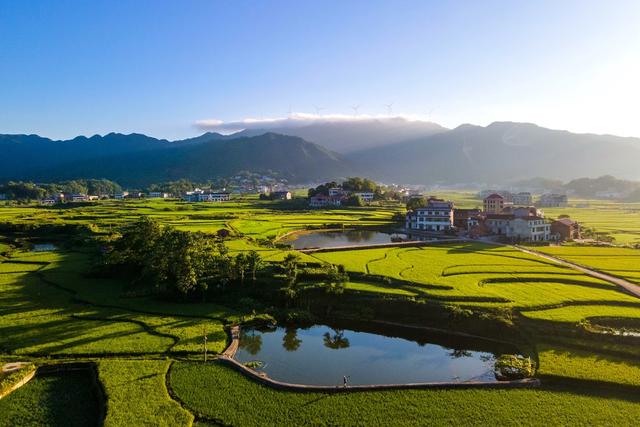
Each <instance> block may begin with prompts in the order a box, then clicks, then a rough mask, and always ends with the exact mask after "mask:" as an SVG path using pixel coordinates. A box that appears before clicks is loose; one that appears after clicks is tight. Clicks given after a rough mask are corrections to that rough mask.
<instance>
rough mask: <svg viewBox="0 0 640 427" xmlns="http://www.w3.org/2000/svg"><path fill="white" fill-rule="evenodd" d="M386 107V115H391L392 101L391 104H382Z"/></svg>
mask: <svg viewBox="0 0 640 427" xmlns="http://www.w3.org/2000/svg"><path fill="white" fill-rule="evenodd" d="M384 106H385V107H387V116H389V117H391V115H392V114H393V102H392V103H391V104H384Z"/></svg>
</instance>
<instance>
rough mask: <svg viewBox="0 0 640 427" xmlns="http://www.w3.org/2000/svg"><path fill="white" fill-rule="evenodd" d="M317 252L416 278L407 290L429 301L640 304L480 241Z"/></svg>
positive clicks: (360, 268) (611, 288) (364, 268)
mask: <svg viewBox="0 0 640 427" xmlns="http://www.w3.org/2000/svg"><path fill="white" fill-rule="evenodd" d="M313 256H314V257H315V258H317V259H319V260H322V261H326V262H331V263H334V264H342V265H344V266H345V268H346V269H347V271H351V272H357V273H366V272H368V273H370V274H376V275H381V276H388V277H390V278H393V279H399V280H403V281H405V282H410V283H412V284H413V285H411V286H410V287H409V288H407V287H403V289H406V290H409V291H415V293H416V294H419V295H420V296H421V297H424V298H426V299H429V298H430V297H432V298H446V299H448V300H450V301H452V302H455V301H456V299H457V300H459V302H460V303H463V304H465V305H468V304H470V303H469V298H471V299H473V298H475V299H477V301H478V302H482V301H483V299H486V300H487V301H495V302H491V303H489V304H490V305H493V306H507V307H513V308H516V309H522V310H527V309H531V308H536V307H544V306H549V305H559V304H572V303H581V302H602V303H603V304H606V303H607V302H612V303H617V302H623V303H635V302H638V300H637V299H636V298H634V297H632V296H630V295H627V294H625V293H623V292H621V291H620V290H619V289H618V288H617V287H616V286H615V285H613V284H610V283H608V282H604V281H602V280H598V279H595V278H592V277H589V276H586V275H583V274H581V273H579V272H576V271H574V270H572V269H570V268H567V267H562V266H558V265H556V264H554V263H551V262H546V261H544V260H541V259H540V258H538V257H535V256H532V255H528V254H524V253H522V252H520V251H518V250H516V249H513V248H507V247H496V246H490V245H483V244H479V243H468V244H446V245H445V244H443V245H434V246H427V247H420V248H385V249H369V250H353V251H339V252H321V253H316V254H314V255H313ZM433 285H435V287H434V286H433ZM385 291H386V289H385ZM471 304H473V303H471ZM485 305H486V304H485Z"/></svg>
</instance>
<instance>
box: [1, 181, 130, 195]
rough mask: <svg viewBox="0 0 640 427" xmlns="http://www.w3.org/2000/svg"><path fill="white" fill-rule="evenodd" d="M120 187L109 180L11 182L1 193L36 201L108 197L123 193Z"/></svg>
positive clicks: (2, 186) (2, 188) (5, 185)
mask: <svg viewBox="0 0 640 427" xmlns="http://www.w3.org/2000/svg"><path fill="white" fill-rule="evenodd" d="M121 190H122V188H121V187H120V185H118V184H117V183H115V182H113V181H109V180H107V179H76V180H71V181H61V182H54V183H47V184H36V183H33V182H21V181H19V182H14V181H9V182H7V183H6V184H2V185H0V193H3V194H6V195H7V196H8V198H10V199H13V200H36V199H42V198H43V197H46V196H49V195H53V194H58V193H66V194H91V195H96V196H99V195H106V194H114V193H116V192H119V191H121Z"/></svg>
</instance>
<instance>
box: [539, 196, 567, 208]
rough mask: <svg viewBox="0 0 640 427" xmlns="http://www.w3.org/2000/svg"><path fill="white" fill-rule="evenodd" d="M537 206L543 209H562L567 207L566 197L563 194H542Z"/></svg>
mask: <svg viewBox="0 0 640 427" xmlns="http://www.w3.org/2000/svg"><path fill="white" fill-rule="evenodd" d="M537 206H541V207H545V208H564V207H566V206H567V196H566V195H564V194H543V195H542V196H540V200H539V201H538V203H537Z"/></svg>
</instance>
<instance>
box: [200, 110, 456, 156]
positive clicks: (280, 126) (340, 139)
mask: <svg viewBox="0 0 640 427" xmlns="http://www.w3.org/2000/svg"><path fill="white" fill-rule="evenodd" d="M200 127H201V128H202V129H205V130H206V129H208V130H213V131H225V130H229V129H232V130H233V129H238V128H242V129H243V130H241V131H239V132H237V133H235V135H242V136H255V135H262V134H264V133H265V132H273V133H279V134H282V135H292V136H299V137H300V138H303V139H305V140H307V141H310V142H315V143H316V144H320V145H322V146H323V147H325V148H328V149H329V150H332V151H335V152H337V153H341V154H347V153H351V152H354V151H358V150H364V149H368V148H373V147H380V146H385V145H393V144H397V143H400V142H405V141H410V140H414V139H418V138H427V137H429V136H431V135H435V134H437V133H441V132H445V131H447V130H448V129H447V128H445V127H442V126H440V125H439V124H437V123H432V122H427V121H421V120H407V119H405V118H402V117H379V118H368V117H340V116H337V117H333V118H331V117H329V118H327V119H318V118H307V117H306V116H294V117H292V118H284V119H274V120H264V121H261V120H258V121H250V122H235V123H233V122H232V123H214V124H211V125H207V122H206V121H205V122H200Z"/></svg>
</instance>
